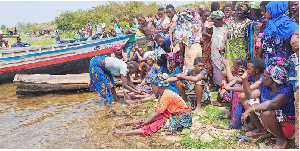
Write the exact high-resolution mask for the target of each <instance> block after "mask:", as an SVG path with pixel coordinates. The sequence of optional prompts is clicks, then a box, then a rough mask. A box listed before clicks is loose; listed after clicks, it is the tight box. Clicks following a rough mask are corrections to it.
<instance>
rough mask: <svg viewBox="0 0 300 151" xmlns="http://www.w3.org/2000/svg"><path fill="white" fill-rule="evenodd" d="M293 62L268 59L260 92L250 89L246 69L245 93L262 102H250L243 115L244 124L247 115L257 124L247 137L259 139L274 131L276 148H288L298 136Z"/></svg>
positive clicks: (248, 97) (248, 96) (247, 96)
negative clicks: (292, 139) (291, 81)
mask: <svg viewBox="0 0 300 151" xmlns="http://www.w3.org/2000/svg"><path fill="white" fill-rule="evenodd" d="M289 67H290V62H289V61H287V60H285V59H284V58H281V57H273V58H271V59H269V61H268V63H267V68H266V70H265V71H264V74H263V75H264V77H263V85H262V86H260V87H259V88H258V89H255V90H252V91H251V89H250V85H249V82H248V78H247V77H248V73H247V72H245V71H246V70H244V73H243V75H241V78H242V79H243V88H244V93H245V95H246V98H247V99H255V98H260V101H258V100H253V101H250V100H249V101H248V109H247V110H246V111H245V112H244V113H243V114H242V121H245V120H246V119H247V117H248V116H250V118H251V120H252V121H253V123H254V124H255V126H256V128H257V129H255V130H253V131H249V132H247V133H246V136H248V137H257V136H261V135H265V134H267V131H268V132H271V133H272V134H273V135H274V136H276V145H275V146H274V147H273V149H285V148H286V146H287V144H288V141H287V140H286V139H288V138H291V137H292V136H294V134H295V109H294V108H295V106H294V101H295V98H294V92H293V88H292V86H291V85H289V83H288V82H289V79H288V78H289Z"/></svg>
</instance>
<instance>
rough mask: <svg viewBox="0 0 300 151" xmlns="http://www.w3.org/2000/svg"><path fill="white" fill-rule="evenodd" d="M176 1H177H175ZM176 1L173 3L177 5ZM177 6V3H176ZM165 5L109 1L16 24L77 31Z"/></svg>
mask: <svg viewBox="0 0 300 151" xmlns="http://www.w3.org/2000/svg"><path fill="white" fill-rule="evenodd" d="M212 2H213V1H203V2H196V3H191V4H186V5H182V6H179V7H176V8H175V10H176V11H181V10H183V9H187V8H194V9H196V8H197V7H198V6H199V4H203V5H205V6H206V9H210V5H211V3H212ZM218 2H219V3H220V5H221V8H222V7H223V6H225V4H227V3H229V1H218ZM174 3H176V2H174ZM174 3H171V4H173V5H175V4H174ZM175 6H176V5H175ZM161 7H165V6H163V5H161V4H158V3H157V2H154V3H150V4H146V3H145V2H143V1H127V2H107V3H106V4H105V5H100V6H96V7H93V8H92V9H88V10H81V9H80V10H77V11H65V12H62V13H61V14H60V15H59V16H58V17H56V18H55V19H54V21H52V22H49V23H43V24H36V23H22V22H20V23H18V24H17V25H16V27H17V29H18V32H19V33H31V32H32V31H39V30H45V29H47V28H49V29H50V30H51V31H53V30H61V31H67V32H70V31H75V30H81V29H82V28H85V29H86V26H87V22H88V21H89V20H91V21H92V22H93V25H95V24H96V23H97V22H99V23H101V21H102V20H103V21H104V22H105V24H106V27H109V26H110V22H111V20H112V19H115V20H117V21H118V22H119V23H120V25H121V26H124V25H125V24H126V23H127V21H128V19H130V18H132V19H133V18H135V16H136V15H137V14H143V15H144V16H145V17H146V16H147V15H148V14H152V15H155V14H156V13H157V10H158V8H161ZM5 27H6V26H5V25H3V27H2V31H3V32H5Z"/></svg>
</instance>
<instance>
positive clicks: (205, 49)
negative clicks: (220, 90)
mask: <svg viewBox="0 0 300 151" xmlns="http://www.w3.org/2000/svg"><path fill="white" fill-rule="evenodd" d="M202 57H203V59H204V67H205V69H206V71H207V72H208V73H209V75H210V76H212V70H213V69H212V65H211V39H209V38H205V40H204V43H203V44H202Z"/></svg>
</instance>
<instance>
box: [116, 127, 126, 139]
mask: <svg viewBox="0 0 300 151" xmlns="http://www.w3.org/2000/svg"><path fill="white" fill-rule="evenodd" d="M113 135H115V136H117V137H120V136H124V135H125V134H124V132H123V131H121V130H119V129H117V128H114V132H113Z"/></svg>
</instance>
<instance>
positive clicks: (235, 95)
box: [220, 58, 247, 119]
mask: <svg viewBox="0 0 300 151" xmlns="http://www.w3.org/2000/svg"><path fill="white" fill-rule="evenodd" d="M222 63H223V64H224V65H225V67H226V70H225V71H226V78H227V81H229V83H228V84H226V85H229V86H232V85H233V84H234V87H241V84H240V83H242V80H241V79H240V78H239V77H238V70H239V68H240V67H246V66H247V60H246V58H236V59H235V60H234V62H233V66H232V68H231V67H230V63H229V61H228V60H226V59H224V60H222ZM226 85H225V86H226ZM225 86H224V87H222V89H221V90H220V92H221V91H224V90H225V91H226V92H227V90H226V89H225ZM223 89H224V90H223ZM223 94H224V93H223ZM239 94H240V92H233V91H230V92H229V96H230V98H231V99H230V110H229V112H228V113H226V114H225V115H221V116H220V118H221V119H230V118H231V117H232V114H233V112H234V109H235V107H236V105H237V103H238V102H239Z"/></svg>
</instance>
